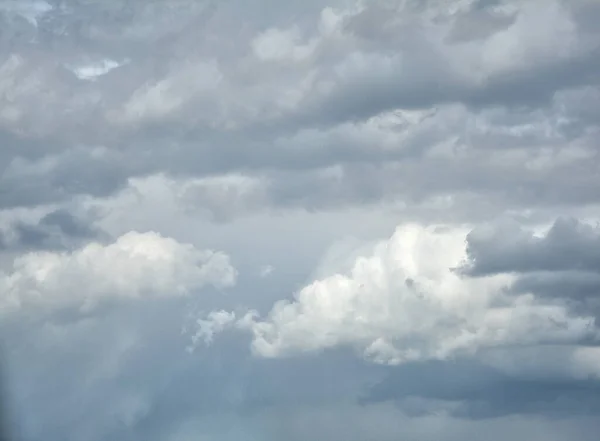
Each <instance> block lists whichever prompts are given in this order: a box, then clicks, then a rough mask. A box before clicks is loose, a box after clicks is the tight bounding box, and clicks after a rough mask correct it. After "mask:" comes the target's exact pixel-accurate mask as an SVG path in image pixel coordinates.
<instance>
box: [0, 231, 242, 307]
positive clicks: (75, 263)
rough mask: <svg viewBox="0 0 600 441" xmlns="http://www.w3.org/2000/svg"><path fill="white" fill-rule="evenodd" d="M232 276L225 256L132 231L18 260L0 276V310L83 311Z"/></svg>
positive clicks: (227, 281) (224, 283) (225, 282)
mask: <svg viewBox="0 0 600 441" xmlns="http://www.w3.org/2000/svg"><path fill="white" fill-rule="evenodd" d="M236 277H237V272H236V270H235V269H234V268H233V267H232V266H231V263H230V261H229V257H228V256H227V255H226V254H223V253H220V252H214V251H210V250H199V249H197V248H195V247H194V246H192V245H190V244H184V243H179V242H177V241H175V240H173V239H170V238H166V237H163V236H161V235H160V234H158V233H154V232H148V233H138V232H134V231H132V232H130V233H127V234H125V235H123V236H121V237H119V238H118V239H117V240H116V241H115V242H113V243H110V244H107V245H103V244H100V243H90V244H88V245H86V246H84V247H82V248H80V249H77V250H75V251H73V252H68V253H53V252H31V253H26V254H23V255H20V256H18V257H17V258H16V259H15V260H14V262H13V265H12V268H11V269H10V270H9V271H8V272H2V273H0V287H1V288H2V289H0V292H2V295H1V297H0V311H1V312H2V313H3V314H6V313H10V312H12V311H15V310H17V311H18V310H29V309H33V310H36V309H41V310H48V311H60V310H64V309H67V310H74V311H76V312H77V313H89V312H90V311H92V310H93V309H94V308H96V307H97V306H99V305H102V304H103V303H105V302H108V301H116V300H119V299H122V300H126V299H142V298H146V297H165V296H167V297H168V296H181V295H189V294H191V293H192V292H193V291H194V290H196V289H200V288H202V287H204V286H206V285H213V286H215V287H218V288H223V287H228V286H231V285H233V284H235V281H236Z"/></svg>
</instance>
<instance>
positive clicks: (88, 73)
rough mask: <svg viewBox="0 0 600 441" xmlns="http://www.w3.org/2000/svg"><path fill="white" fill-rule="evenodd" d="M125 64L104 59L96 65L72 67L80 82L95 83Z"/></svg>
mask: <svg viewBox="0 0 600 441" xmlns="http://www.w3.org/2000/svg"><path fill="white" fill-rule="evenodd" d="M123 64H124V63H119V62H117V61H115V60H110V59H108V58H107V59H104V60H102V61H98V62H96V63H90V64H83V65H80V66H74V67H70V69H71V71H72V72H73V73H74V74H75V76H77V78H79V79H80V80H88V81H94V80H96V79H97V78H98V77H101V76H102V75H106V74H107V73H109V72H110V71H111V70H113V69H116V68H117V67H120V66H122V65H123Z"/></svg>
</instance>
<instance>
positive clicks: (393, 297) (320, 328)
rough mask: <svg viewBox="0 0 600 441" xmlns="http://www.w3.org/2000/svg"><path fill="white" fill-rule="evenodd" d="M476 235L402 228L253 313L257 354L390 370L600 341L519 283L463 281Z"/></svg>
mask: <svg viewBox="0 0 600 441" xmlns="http://www.w3.org/2000/svg"><path fill="white" fill-rule="evenodd" d="M466 234H467V231H466V230H461V229H450V228H446V227H441V226H440V227H422V226H419V225H416V224H412V225H404V226H401V227H399V228H398V229H397V231H396V232H395V233H394V235H393V236H392V237H391V238H390V239H389V240H387V241H383V242H381V243H379V244H378V245H377V246H375V248H374V249H373V252H372V254H370V255H367V256H361V257H358V258H356V260H355V261H354V263H353V265H352V268H351V270H350V271H349V272H348V273H337V274H333V275H331V276H329V277H325V278H322V279H319V280H316V281H314V282H312V283H311V284H309V285H307V286H305V287H304V288H302V289H301V290H300V291H299V292H297V293H296V294H295V296H294V300H293V301H280V302H277V303H276V304H275V305H274V306H273V308H272V309H271V311H270V312H269V314H268V316H267V317H266V318H265V319H264V320H261V319H258V318H257V317H256V316H255V315H256V314H255V313H249V314H248V315H246V316H245V317H243V318H242V319H240V320H238V321H237V322H235V326H236V327H239V328H245V329H249V330H250V331H251V332H252V333H253V335H254V340H253V343H252V347H253V349H254V350H255V352H256V353H257V354H258V355H261V356H265V357H279V356H284V355H288V354H293V353H299V352H306V351H316V350H322V349H326V348H332V347H335V346H352V347H355V348H356V349H358V350H359V351H360V352H362V353H363V354H364V356H365V357H367V358H369V359H372V360H374V361H376V362H379V363H388V364H399V363H403V362H408V361H415V360H426V359H445V358H447V357H449V356H452V355H457V354H461V353H463V354H464V353H466V354H472V353H474V352H476V351H477V350H479V349H482V348H494V347H503V346H511V345H517V346H533V345H539V344H542V343H545V344H548V343H554V344H577V343H578V342H579V341H581V340H583V339H586V338H597V337H598V335H599V334H598V330H597V328H596V326H595V320H594V317H593V316H586V315H582V316H579V315H575V314H573V313H571V312H570V311H569V309H568V308H567V306H566V305H564V304H561V303H559V302H548V301H543V300H540V299H538V298H536V297H535V296H534V295H532V294H530V293H525V294H522V295H511V294H509V293H508V292H507V288H508V287H509V285H510V283H511V282H512V281H513V280H514V277H513V276H511V275H508V274H499V275H495V276H488V277H482V278H468V277H463V276H461V275H460V274H459V273H458V272H457V271H456V270H455V268H456V267H458V266H459V265H460V264H461V262H463V261H464V260H465V259H466V258H467V254H466V242H465V238H466ZM219 317H220V315H219ZM216 318H218V317H216V316H215V317H213V318H212V319H213V320H214V319H216ZM210 319H211V318H210V317H209V320H210ZM227 323H228V324H231V323H232V320H228V321H227ZM217 324H218V325H219V327H221V328H223V327H224V326H223V322H222V321H221V320H219V321H218V323H217ZM203 327H204V328H206V327H207V325H206V323H205V322H203Z"/></svg>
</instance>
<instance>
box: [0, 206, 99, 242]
mask: <svg viewBox="0 0 600 441" xmlns="http://www.w3.org/2000/svg"><path fill="white" fill-rule="evenodd" d="M102 236H103V234H102V232H101V231H100V230H98V229H97V228H95V227H93V226H92V225H88V223H87V222H86V220H84V219H82V218H80V217H77V216H75V215H74V214H73V213H71V212H69V211H67V210H65V209H56V210H54V211H51V212H49V213H47V214H45V215H44V216H43V217H41V218H40V219H39V221H38V222H37V223H27V222H24V221H20V220H19V221H16V222H15V223H13V225H11V226H10V227H9V228H8V229H7V230H5V231H3V232H0V249H5V250H19V251H23V250H41V249H67V248H72V247H73V246H74V245H77V244H78V243H79V242H82V241H86V240H91V239H94V238H99V237H102Z"/></svg>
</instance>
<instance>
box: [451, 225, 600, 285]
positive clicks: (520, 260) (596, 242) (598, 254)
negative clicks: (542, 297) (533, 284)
mask: <svg viewBox="0 0 600 441" xmlns="http://www.w3.org/2000/svg"><path fill="white" fill-rule="evenodd" d="M467 252H468V258H469V263H467V264H466V265H465V267H464V268H463V271H465V273H467V274H469V275H471V276H484V275H489V274H498V273H529V272H536V271H538V272H539V271H547V272H556V271H581V272H593V273H596V272H597V271H598V268H600V228H598V227H597V226H593V225H589V224H586V223H582V222H580V221H578V220H576V219H571V218H559V219H558V220H556V221H555V222H554V224H553V225H552V227H551V228H550V229H549V230H548V232H547V233H546V234H544V235H542V236H541V237H540V236H535V235H534V234H533V233H532V232H531V231H527V230H524V229H522V228H521V227H520V226H518V225H516V224H506V225H502V226H500V227H497V228H481V229H475V230H474V231H472V232H471V233H470V234H469V235H468V236H467Z"/></svg>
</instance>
